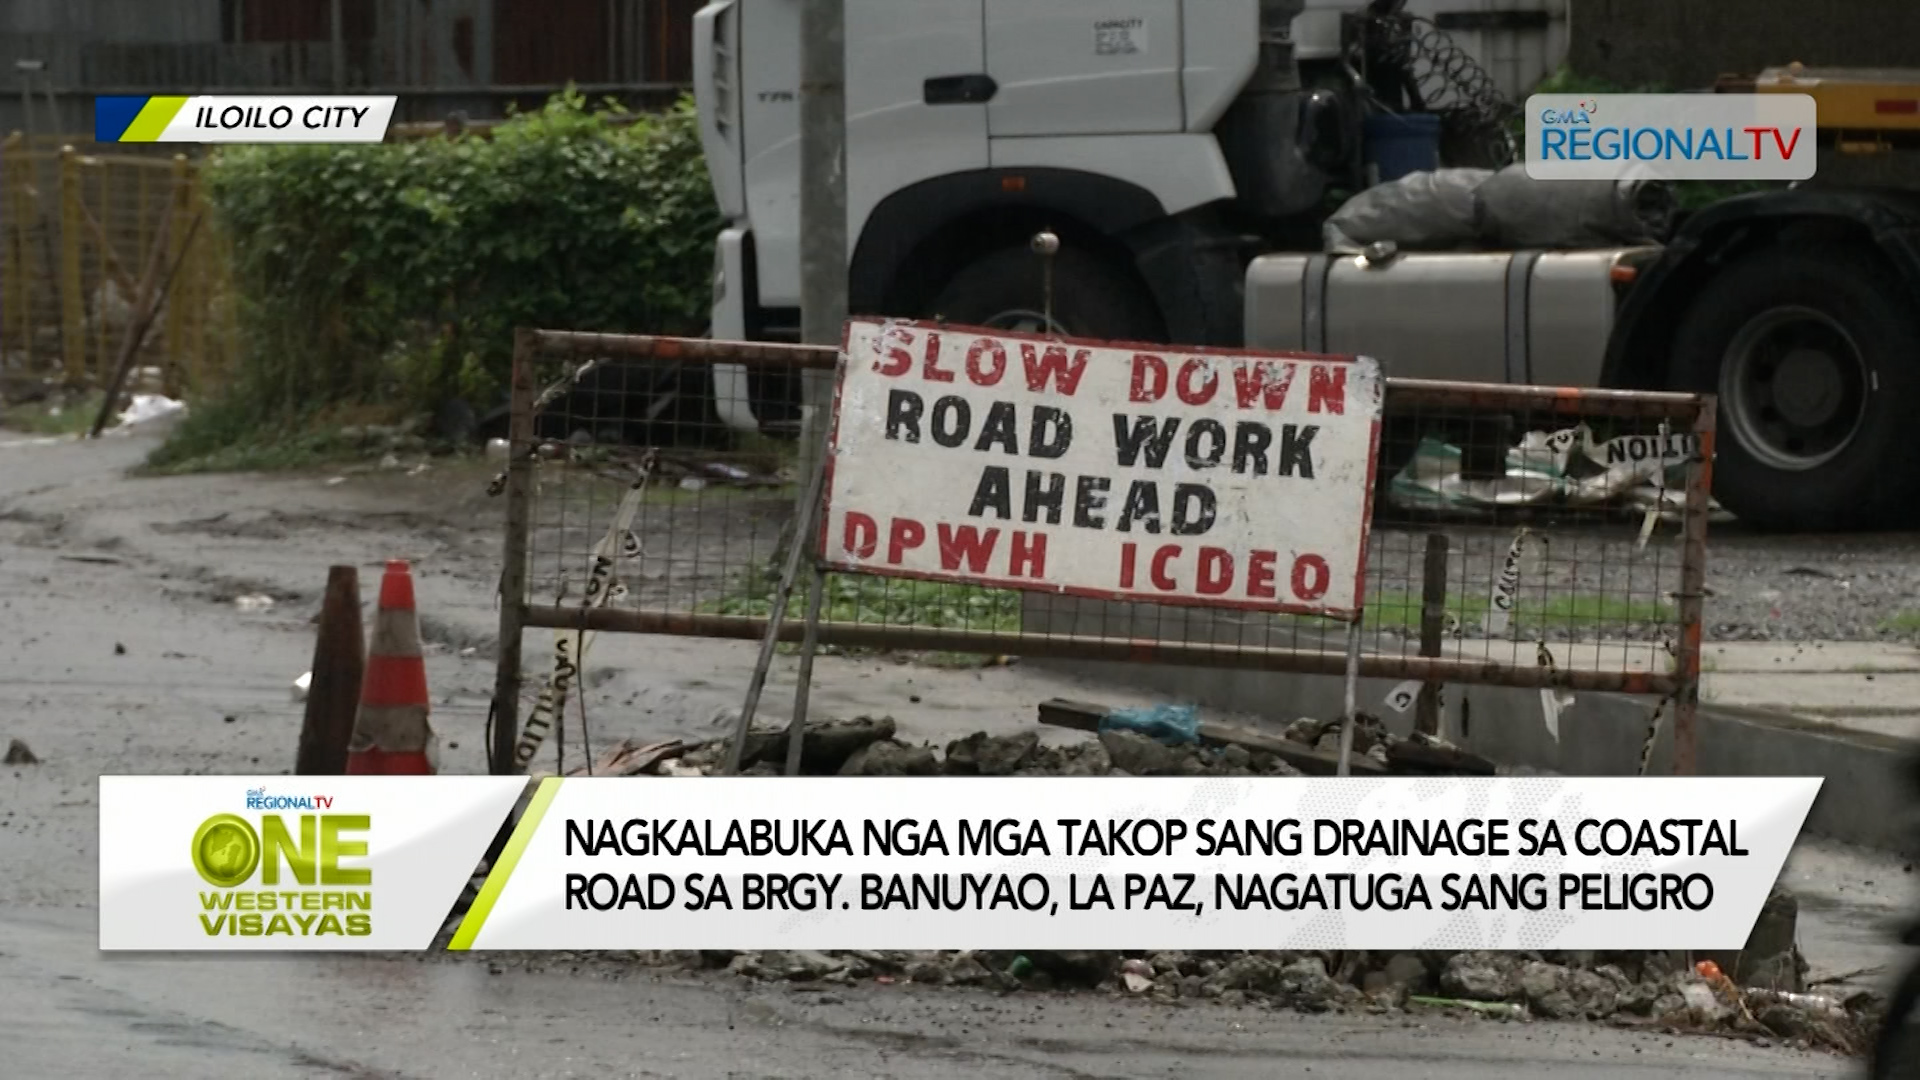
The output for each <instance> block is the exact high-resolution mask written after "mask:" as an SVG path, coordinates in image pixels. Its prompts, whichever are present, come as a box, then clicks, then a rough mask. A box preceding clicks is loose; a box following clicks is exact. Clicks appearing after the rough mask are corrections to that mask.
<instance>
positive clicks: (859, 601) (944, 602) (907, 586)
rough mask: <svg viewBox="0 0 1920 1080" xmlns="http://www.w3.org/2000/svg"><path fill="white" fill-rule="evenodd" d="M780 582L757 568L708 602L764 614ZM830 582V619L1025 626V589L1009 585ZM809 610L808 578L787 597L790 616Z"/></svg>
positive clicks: (719, 608)
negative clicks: (1022, 593)
mask: <svg viewBox="0 0 1920 1080" xmlns="http://www.w3.org/2000/svg"><path fill="white" fill-rule="evenodd" d="M779 587H780V579H779V576H778V575H777V574H775V573H774V572H772V571H769V570H761V571H756V572H753V573H750V574H746V575H743V576H742V577H741V579H740V584H739V586H738V588H737V589H736V590H735V591H734V592H732V593H730V594H729V595H727V596H724V597H722V598H720V599H719V600H716V601H712V602H710V603H709V604H707V605H703V607H705V609H706V610H708V611H711V612H713V613H715V614H719V615H745V616H751V617H755V618H765V617H766V616H767V615H769V614H771V613H772V611H773V596H774V593H775V592H777V591H778V589H779ZM826 587H827V591H826V595H825V597H824V598H823V602H822V604H821V608H820V616H821V618H822V620H824V621H826V622H844V623H859V624H861V625H866V626H873V625H889V626H916V627H934V628H937V629H943V630H944V629H952V630H982V631H999V632H1001V633H1013V632H1017V631H1018V630H1019V629H1020V594H1019V593H1017V592H1014V591H1012V590H1009V589H983V588H980V587H978V586H974V585H949V584H945V583H940V582H931V581H906V580H902V579H898V578H883V577H868V576H866V575H863V574H828V575H827V584H826ZM806 613H807V590H806V587H805V583H804V582H796V583H795V586H794V590H793V595H792V596H790V597H788V600H787V616H786V617H787V618H789V619H801V618H805V617H806Z"/></svg>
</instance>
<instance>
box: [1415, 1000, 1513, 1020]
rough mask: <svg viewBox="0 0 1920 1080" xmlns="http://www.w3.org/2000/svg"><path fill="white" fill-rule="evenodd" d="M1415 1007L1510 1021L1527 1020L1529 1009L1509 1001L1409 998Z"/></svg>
mask: <svg viewBox="0 0 1920 1080" xmlns="http://www.w3.org/2000/svg"><path fill="white" fill-rule="evenodd" d="M1407 1001H1408V1003H1410V1004H1413V1005H1429V1006H1432V1007H1434V1008H1439V1009H1468V1010H1471V1011H1473V1012H1477V1013H1482V1014H1485V1015H1487V1016H1499V1017H1505V1018H1507V1019H1510V1020H1525V1019H1527V1007H1526V1006H1525V1005H1519V1004H1515V1003H1513V1002H1507V1001H1466V1000H1463V999H1461V998H1442V997H1409V998H1408V999H1407Z"/></svg>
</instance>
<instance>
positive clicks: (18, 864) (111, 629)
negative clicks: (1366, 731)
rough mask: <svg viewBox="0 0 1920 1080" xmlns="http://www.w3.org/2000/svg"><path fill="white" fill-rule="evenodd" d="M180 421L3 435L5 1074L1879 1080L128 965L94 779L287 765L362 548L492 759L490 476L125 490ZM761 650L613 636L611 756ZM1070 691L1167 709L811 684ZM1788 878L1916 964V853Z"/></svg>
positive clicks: (780, 993) (1048, 1002)
mask: <svg viewBox="0 0 1920 1080" xmlns="http://www.w3.org/2000/svg"><path fill="white" fill-rule="evenodd" d="M152 438H153V436H152V435H150V434H149V435H141V436H137V437H121V438H111V439H107V440H103V441H102V442H99V443H95V444H76V443H45V444H20V443H17V442H15V443H8V442H7V439H8V436H7V435H5V434H4V433H0V628H3V629H0V637H3V638H4V640H5V642H6V645H7V647H6V648H5V649H4V650H0V742H4V741H5V740H6V739H8V738H20V739H23V740H24V741H26V742H27V743H28V744H29V745H30V746H31V747H32V749H33V751H34V752H35V753H36V754H37V755H38V756H39V757H40V758H41V759H42V760H41V763H40V764H37V765H24V766H13V767H7V768H6V769H4V770H3V771H0V865H4V866H6V867H8V869H9V872H8V873H7V874H5V875H0V1052H4V1053H5V1055H6V1060H7V1062H8V1065H7V1067H6V1068H5V1069H0V1072H4V1073H5V1074H6V1075H8V1076H14V1075H18V1076H23V1077H32V1078H37V1077H43V1076H54V1075H62V1074H64V1075H80V1076H90V1077H92V1076H100V1077H115V1076H128V1077H216V1078H224V1077H248V1078H252V1077H257V1076H260V1075H263V1074H264V1075H314V1076H335V1077H338V1076H351V1077H375V1078H386V1077H439V1076H498V1075H512V1076H534V1077H538V1076H554V1077H559V1076H595V1077H599V1076H713V1077H721V1076H736V1075H751V1076H830V1075H848V1074H867V1075H914V1076H929V1077H933V1076H973V1075H982V1074H991V1075H998V1076H1009V1077H1029V1076H1031V1077H1042V1076H1045V1077H1062V1076H1069V1077H1084V1076H1137V1077H1146V1076H1165V1075H1167V1074H1168V1073H1170V1072H1174V1071H1179V1072H1182V1073H1186V1074H1190V1075H1194V1076H1201V1077H1212V1076H1223V1077H1224V1076H1251V1075H1262V1076H1265V1075H1272V1074H1273V1071H1274V1068H1275V1062H1277V1061H1284V1062H1286V1063H1287V1065H1288V1066H1289V1067H1290V1068H1291V1069H1292V1072H1293V1074H1297V1075H1313V1076H1332V1077H1372V1076H1379V1075H1382V1074H1383V1073H1384V1072H1391V1073H1393V1074H1395V1075H1405V1076H1408V1077H1417V1076H1431V1077H1459V1078H1466V1077H1474V1078H1482V1077H1491V1078H1505V1077H1512V1078H1520V1077H1533V1076H1540V1075H1553V1076H1556V1077H1558V1076H1568V1077H1594V1078H1598V1077H1619V1076H1641V1075H1644V1076H1648V1077H1653V1076H1674V1075H1678V1076H1686V1077H1772V1076H1834V1077H1839V1076H1846V1075H1851V1070H1852V1066H1851V1065H1850V1064H1849V1063H1846V1062H1843V1061H1840V1060H1838V1059H1835V1058H1832V1057H1827V1056H1822V1055H1817V1054H1807V1053H1800V1052H1794V1051H1791V1050H1787V1049H1784V1048H1781V1047H1778V1046H1774V1047H1763V1046H1758V1045H1753V1044H1748V1043H1735V1042H1728V1041H1725V1040H1717V1039H1703V1038H1679V1039H1676V1038H1673V1037H1670V1036H1665V1035H1658V1034H1647V1033H1639V1032H1627V1031H1616V1030H1612V1029H1607V1028H1603V1027H1595V1026H1588V1025H1581V1024H1560V1023H1544V1022H1542V1023H1530V1024H1498V1023H1484V1022H1461V1021H1457V1020H1455V1019H1452V1018H1449V1017H1445V1016H1410V1015H1390V1016H1384V1017H1382V1016H1366V1015H1359V1016H1345V1017H1341V1016H1331V1017H1328V1016H1304V1015H1300V1014H1297V1013H1293V1012H1291V1011H1286V1010H1274V1009H1270V1008H1261V1007H1253V1006H1242V1007H1231V1006H1229V1007H1222V1006H1218V1005H1213V1004H1208V1005H1204V1006H1196V1007H1182V1006H1175V1005H1164V1004H1154V1003H1149V1002H1138V1001H1120V1002H1115V1001H1113V1000H1110V999H1107V998H1103V997H1096V996H1090V995H1085V994H1080V995H1075V994H1015V995H1011V996H1001V995H997V994H993V993H988V992H983V991H978V990H963V989H940V990H929V989H921V988H914V987H899V986H880V985H874V984H869V985H856V986H850V987H835V988H832V989H831V990H822V991H817V992H806V991H802V990H797V989H793V988H789V987H783V986H768V985H760V984H749V983H743V982H742V981H740V980H738V979H737V978H735V977H731V976H725V975H719V974H715V975H708V976H680V975H668V974H662V973H659V972H654V971H642V970H634V969H631V968H628V967H622V966H619V965H607V964H582V965H580V970H579V971H578V972H577V973H576V972H574V971H572V970H571V969H570V967H568V966H563V965H544V966H542V967H540V968H539V969H535V970H529V969H525V968H521V967H518V966H514V965H505V964H493V963H490V962H489V961H488V960H487V959H486V958H485V957H479V958H475V959H473V960H468V961H446V960H440V959H436V960H435V961H434V962H423V961H422V960H420V959H418V958H411V957H409V958H384V957H354V956H342V957H332V958H322V957H313V958H300V959H287V958H271V957H262V958H246V959H242V958H237V957H223V958H199V959H183V958H176V957H168V956H150V957H120V956H116V957H113V958H105V957H103V956H101V955H100V954H99V953H98V952H97V951H96V950H95V947H94V934H95V926H94V916H93V905H94V900H95V890H96V881H95V871H94V858H95V855H94V852H95V847H94V834H95V827H96V814H97V802H96V787H95V778H96V777H97V776H99V775H100V774H102V773H195V772H204V773H231V772H248V771H260V772H267V773H274V772H282V771H286V770H288V769H290V767H291V762H292V757H293V751H294V745H295V735H296V732H297V729H298V725H299V712H300V710H299V707H298V706H297V705H295V704H294V703H293V702H292V700H291V698H290V696H289V692H288V686H289V684H290V683H291V681H292V680H293V678H294V677H295V676H297V675H298V674H300V673H301V672H302V671H304V670H306V668H307V666H308V661H309V657H310V655H311V650H312V620H313V618H314V616H315V614H316V613H317V609H318V602H319V592H320V589H321V587H322V585H323V584H324V582H325V578H326V568H327V566H328V565H329V564H330V563H337V562H347V563H353V564H356V565H358V566H359V567H360V568H361V577H362V590H363V594H364V595H365V596H366V597H368V599H369V600H370V599H371V597H372V594H373V590H374V584H373V583H374V581H375V580H376V575H377V573H378V569H379V566H380V564H381V562H382V561H383V560H384V559H386V558H389V557H403V558H409V559H411V560H413V561H414V566H415V575H416V584H417V591H418V596H419V601H420V608H421V613H422V621H423V624H424V629H425V633H426V636H427V638H428V639H429V642H430V645H429V651H430V653H431V655H430V656H429V657H428V661H427V663H428V671H429V680H430V685H431V687H432V690H433V694H434V723H435V726H436V728H437V729H438V730H439V732H440V734H441V738H442V741H443V751H444V760H443V768H444V769H445V770H446V771H458V772H477V771H480V770H481V768H482V764H483V750H482V746H481V730H482V727H483V724H484V721H485V715H486V702H487V696H488V694H489V693H490V690H491V684H492V674H493V672H492V663H491V645H492V627H493V625H494V619H495V615H494V611H493V606H492V603H491V595H492V591H493V586H494V582H495V580H496V576H497V572H498V551H499V543H500V540H499V537H500V524H499V523H500V518H499V509H498V503H496V502H494V501H492V500H489V499H487V497H486V496H485V495H484V493H483V488H484V485H485V482H486V479H487V476H488V474H489V467H488V466H487V465H485V464H484V463H480V462H471V463H467V464H459V465H449V464H448V463H446V462H438V461H436V462H435V463H433V464H432V465H431V467H430V468H429V469H428V470H426V471H424V472H421V473H418V474H415V475H407V470H406V469H404V468H403V469H399V470H391V471H374V472H370V473H358V474H351V475H347V476H346V478H345V479H344V480H342V481H340V482H338V483H329V481H330V480H332V479H333V478H334V476H336V475H340V474H338V473H332V472H329V473H322V474H319V475H315V476H309V477H293V478H287V477H280V478H258V477H218V476H204V477H178V478H159V479H132V478H129V477H127V476H126V475H125V473H124V470H125V469H126V468H127V467H128V466H130V465H133V464H135V463H137V462H138V461H139V460H141V458H142V457H143V455H144V453H145V451H146V450H147V448H148V447H149V446H151V444H152ZM407 464H408V465H411V464H412V463H411V462H409V463H407ZM249 595H266V596H271V597H273V598H274V601H275V602H274V603H273V604H272V605H271V606H269V607H266V608H265V609H264V610H252V611H246V610H241V609H240V607H238V606H237V605H236V604H235V602H234V601H235V599H236V598H237V597H241V596H249ZM754 651H755V648H754V646H753V645H752V644H750V643H728V642H713V641H700V640H692V639H674V638H651V637H650V638H637V637H609V638H603V639H602V643H601V644H598V645H596V646H595V650H594V653H593V661H592V663H591V664H590V666H589V670H590V672H591V675H590V678H589V682H590V683H591V684H592V692H591V694H590V696H589V699H588V700H589V717H590V724H591V728H592V735H593V739H594V743H595V745H596V746H601V745H605V744H609V743H611V742H612V741H613V740H616V739H619V738H657V737H661V736H668V735H696V736H702V737H704V736H709V735H711V734H712V733H714V732H715V731H716V730H717V729H718V727H719V726H721V725H723V724H724V722H725V720H726V719H727V718H728V717H729V716H730V715H731V710H733V709H736V708H738V706H739V703H740V699H741V697H742V694H743V687H744V682H745V672H746V670H747V669H748V667H749V665H750V664H751V660H752V656H753V654H754ZM531 655H539V653H538V651H537V650H536V651H535V652H534V653H532V654H531ZM790 672H791V662H790V661H783V662H782V664H781V666H780V669H779V671H778V672H777V673H776V677H775V680H774V683H773V684H772V686H771V687H770V689H769V693H768V696H767V703H768V710H769V714H770V715H772V716H774V717H776V718H777V717H778V716H780V715H782V713H781V709H782V708H783V707H784V702H785V700H786V693H787V691H788V690H789V689H790V685H791V683H790V679H791V675H790ZM1056 696H1069V697H1080V698H1090V699H1093V700H1098V701H1104V702H1108V703H1111V704H1116V705H1126V704H1145V703H1147V702H1146V699H1144V698H1141V697H1139V696H1137V695H1134V694H1131V693H1129V692H1126V691H1123V690H1120V689H1117V688H1113V687H1103V686H1088V685H1085V684H1075V683H1071V682H1067V681H1064V680H1062V679H1060V678H1058V677H1055V676H1052V675H1049V674H1047V673H1045V672H1042V671H1039V670H1037V669H1032V668H1028V667H1024V666H1020V665H1015V666H1011V667H997V668H991V669H985V670H977V669H976V670H949V669H935V668H929V667H925V666H919V665H913V664H906V663H902V662H899V661H897V660H893V659H887V658H875V657H828V658H824V659H823V660H822V662H821V666H820V668H819V671H818V687H817V689H816V692H815V702H816V707H817V708H819V709H820V710H821V711H822V712H825V713H832V714H838V715H858V714H862V713H877V714H888V715H892V716H894V717H895V718H896V720H897V721H898V723H899V725H900V730H901V732H902V737H903V738H905V739H908V740H910V741H919V740H926V741H935V742H940V743H942V744H944V743H945V742H946V741H947V740H948V739H950V738H952V737H954V736H956V735H959V734H964V733H967V732H971V731H975V730H988V731H1016V730H1027V729H1031V728H1032V727H1033V715H1034V713H1033V710H1034V705H1035V703H1036V702H1038V701H1040V700H1043V699H1045V698H1049V697H1056ZM1043 734H1044V737H1045V738H1047V739H1048V740H1050V741H1068V740H1074V739H1081V738H1084V736H1080V735H1077V734H1074V733H1071V732H1064V731H1051V730H1047V731H1044V732H1043ZM576 735H577V732H572V731H570V733H569V747H570V749H569V753H570V754H574V755H577V754H578V753H579V749H578V743H577V740H576V738H575V736H576ZM551 750H552V745H551V744H550V745H549V748H548V760H551ZM575 760H576V761H577V758H576V759H575ZM1788 881H1789V883H1790V884H1791V885H1792V886H1793V887H1794V888H1795V889H1796V890H1797V891H1798V892H1799V893H1800V895H1801V897H1802V908H1803V923H1802V944H1803V947H1804V948H1805V950H1806V952H1807V954H1808V957H1809V960H1810V961H1811V962H1812V964H1813V965H1814V972H1813V975H1814V977H1816V978H1817V977H1820V976H1823V975H1825V976H1833V975H1847V974H1852V973H1855V972H1857V971H1859V970H1860V969H1873V968H1875V967H1876V966H1877V965H1882V964H1885V963H1887V962H1889V961H1890V959H1891V956H1890V954H1889V950H1888V949H1887V948H1886V946H1885V945H1884V942H1885V941H1886V940H1887V936H1886V935H1887V934H1888V932H1889V929H1890V927H1891V926H1892V925H1893V923H1894V921H1895V920H1896V919H1897V918H1898V917H1900V916H1902V915H1903V914H1904V913H1905V912H1906V911H1907V910H1909V909H1910V908H1911V907H1912V905H1913V900H1914V897H1913V895H1912V890H1913V886H1912V878H1911V876H1910V875H1909V874H1907V873H1906V872H1905V871H1904V869H1903V867H1902V866H1901V865H1899V864H1895V863H1889V862H1888V861H1887V860H1884V859H1880V858H1878V857H1876V856H1873V855H1870V854H1866V853H1859V852H1851V851H1847V850H1844V849H1837V848H1832V847H1830V846H1825V845H1820V844H1815V843H1807V844H1803V845H1802V848H1801V850H1800V851H1799V852H1798V853H1796V856H1795V858H1794V861H1793V863H1792V865H1791V866H1790V868H1789V872H1788ZM1877 977H1878V976H1877V974H1875V973H1874V972H1873V971H1872V970H1869V971H1868V972H1867V974H1865V975H1855V976H1854V978H1855V979H1856V981H1857V980H1862V979H1864V980H1867V981H1872V980H1873V979H1875V978H1877Z"/></svg>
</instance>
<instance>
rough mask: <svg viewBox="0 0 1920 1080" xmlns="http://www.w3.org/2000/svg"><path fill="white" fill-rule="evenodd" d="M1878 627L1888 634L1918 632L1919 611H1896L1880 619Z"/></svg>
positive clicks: (1919, 631) (1919, 626)
mask: <svg viewBox="0 0 1920 1080" xmlns="http://www.w3.org/2000/svg"><path fill="white" fill-rule="evenodd" d="M1880 629H1881V630H1882V631H1883V632H1885V633H1889V634H1920V611H1896V612H1894V613H1893V614H1891V615H1889V616H1887V617H1886V618H1884V619H1881V620H1880Z"/></svg>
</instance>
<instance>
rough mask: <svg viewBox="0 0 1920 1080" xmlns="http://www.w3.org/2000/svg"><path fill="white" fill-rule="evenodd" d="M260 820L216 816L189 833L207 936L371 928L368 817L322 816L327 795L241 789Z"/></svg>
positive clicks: (362, 933)
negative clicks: (202, 887)
mask: <svg viewBox="0 0 1920 1080" xmlns="http://www.w3.org/2000/svg"><path fill="white" fill-rule="evenodd" d="M247 808H248V809H249V810H306V811H320V812H318V813H297V814H295V813H284V814H283V813H263V814H261V815H260V816H259V823H258V825H257V826H256V825H255V824H254V822H252V821H249V820H248V818H246V817H242V816H241V815H239V814H215V815H213V816H212V817H210V818H208V819H207V820H205V821H203V822H201V823H200V827H199V828H198V829H196V830H194V834H193V868H194V869H195V870H197V871H199V873H200V878H201V880H202V881H205V882H206V883H207V884H208V885H211V886H213V889H212V890H211V891H205V890H203V891H202V892H201V893H200V906H201V914H200V925H201V928H202V929H204V930H205V931H206V933H207V936H208V937H221V936H235V937H273V936H278V935H285V936H287V937H322V936H330V935H331V936H340V937H366V936H367V935H369V934H371V933H373V893H372V891H371V890H370V889H369V888H368V886H371V885H372V884H373V871H372V870H370V869H368V868H367V867H366V865H365V859H366V856H367V834H368V833H369V831H371V829H372V827H373V819H372V818H371V817H369V816H368V815H366V814H335V813H327V812H326V811H329V810H331V809H332V808H333V797H332V796H330V795H269V794H267V793H266V791H265V790H264V789H260V788H256V789H254V790H251V791H249V792H247Z"/></svg>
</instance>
